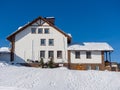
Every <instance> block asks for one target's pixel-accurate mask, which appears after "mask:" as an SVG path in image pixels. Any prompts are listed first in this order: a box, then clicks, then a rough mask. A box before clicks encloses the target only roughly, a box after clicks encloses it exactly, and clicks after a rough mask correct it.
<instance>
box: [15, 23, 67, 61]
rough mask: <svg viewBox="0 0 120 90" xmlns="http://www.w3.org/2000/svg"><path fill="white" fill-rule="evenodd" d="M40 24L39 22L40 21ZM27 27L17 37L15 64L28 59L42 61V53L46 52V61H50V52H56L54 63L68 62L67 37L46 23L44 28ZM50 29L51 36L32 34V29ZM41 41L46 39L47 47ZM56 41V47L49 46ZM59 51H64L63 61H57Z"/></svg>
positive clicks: (34, 25)
mask: <svg viewBox="0 0 120 90" xmlns="http://www.w3.org/2000/svg"><path fill="white" fill-rule="evenodd" d="M38 22H39V21H38ZM36 25H37V24H36V23H34V24H33V26H29V27H27V28H26V29H25V30H23V31H21V32H19V33H18V34H16V36H15V56H14V60H15V62H20V63H21V62H24V60H25V62H26V61H27V59H31V60H40V51H42V50H44V51H45V58H44V61H48V60H49V59H48V51H51V50H52V51H54V62H56V63H60V62H67V37H65V36H64V35H63V34H62V33H60V32H59V31H57V30H56V29H55V28H53V27H51V26H49V25H48V24H47V23H44V24H43V26H36ZM34 27H35V28H37V29H38V28H43V29H44V28H49V29H50V34H44V33H43V34H38V33H37V34H31V28H34ZM40 39H46V46H41V45H40ZM49 39H54V46H49V45H48V40H49ZM57 51H62V57H63V58H62V59H57Z"/></svg>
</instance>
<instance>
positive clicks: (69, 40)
mask: <svg viewBox="0 0 120 90" xmlns="http://www.w3.org/2000/svg"><path fill="white" fill-rule="evenodd" d="M40 19H41V20H43V21H45V22H46V23H48V24H49V25H50V26H51V27H53V28H55V29H56V30H57V31H59V32H60V33H62V34H63V35H65V36H66V37H67V38H68V42H71V37H70V36H69V35H68V34H66V33H65V32H63V31H62V30H60V29H59V28H57V27H56V26H55V25H54V24H52V23H50V22H49V21H48V20H47V19H45V18H43V17H41V16H40V17H38V18H36V19H34V20H33V21H32V22H30V23H28V24H26V25H24V26H23V27H20V28H19V29H18V30H17V31H15V32H14V33H12V34H11V35H9V36H8V37H7V39H8V40H9V41H12V38H13V37H14V36H15V35H16V34H18V33H19V32H21V31H23V30H25V29H26V28H27V27H29V26H31V25H32V24H33V23H35V22H36V21H38V20H40Z"/></svg>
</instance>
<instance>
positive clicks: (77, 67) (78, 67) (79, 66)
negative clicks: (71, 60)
mask: <svg viewBox="0 0 120 90" xmlns="http://www.w3.org/2000/svg"><path fill="white" fill-rule="evenodd" d="M70 66H71V67H70V69H74V70H87V67H88V66H90V67H91V70H95V69H96V66H99V70H104V65H102V64H71V65H70Z"/></svg>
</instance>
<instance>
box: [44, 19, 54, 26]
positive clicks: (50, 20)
mask: <svg viewBox="0 0 120 90" xmlns="http://www.w3.org/2000/svg"><path fill="white" fill-rule="evenodd" d="M45 19H46V20H47V21H48V22H50V23H51V24H53V25H55V18H54V17H45Z"/></svg>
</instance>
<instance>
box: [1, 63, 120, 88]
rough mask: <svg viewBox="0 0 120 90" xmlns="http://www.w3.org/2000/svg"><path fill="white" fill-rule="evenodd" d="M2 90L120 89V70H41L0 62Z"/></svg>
mask: <svg viewBox="0 0 120 90" xmlns="http://www.w3.org/2000/svg"><path fill="white" fill-rule="evenodd" d="M0 90H120V72H109V71H91V70H89V71H77V70H68V69H66V68H56V69H41V68H32V67H23V66H12V65H8V64H5V63H0Z"/></svg>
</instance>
